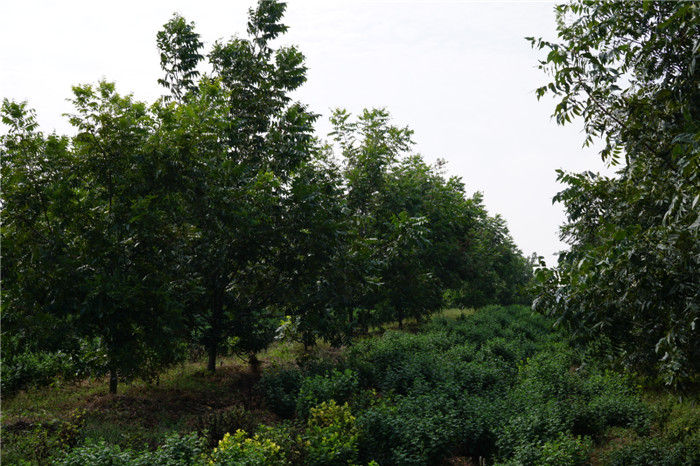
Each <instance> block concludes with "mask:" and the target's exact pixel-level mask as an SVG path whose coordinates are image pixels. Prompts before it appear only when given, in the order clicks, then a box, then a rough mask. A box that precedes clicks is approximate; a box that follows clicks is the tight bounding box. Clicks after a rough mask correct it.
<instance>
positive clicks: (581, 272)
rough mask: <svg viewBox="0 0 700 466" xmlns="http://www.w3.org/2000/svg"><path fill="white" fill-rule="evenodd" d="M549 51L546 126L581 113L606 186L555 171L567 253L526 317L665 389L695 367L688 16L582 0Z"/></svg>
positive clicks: (696, 114)
mask: <svg viewBox="0 0 700 466" xmlns="http://www.w3.org/2000/svg"><path fill="white" fill-rule="evenodd" d="M556 11H557V17H558V22H557V24H558V26H557V30H558V35H559V40H558V41H557V42H549V41H545V40H542V39H539V40H535V39H531V41H532V43H533V46H535V47H537V48H539V49H543V50H546V51H548V53H547V56H546V58H545V59H543V60H542V61H541V62H540V63H541V65H540V66H541V68H542V69H543V70H545V71H546V72H548V73H549V74H550V75H551V76H552V78H553V79H552V81H551V82H550V83H549V84H547V85H546V86H544V87H542V88H541V89H539V90H538V91H537V94H538V96H542V95H544V94H546V93H551V94H553V95H554V96H556V97H557V99H558V104H557V106H556V108H555V116H556V118H557V121H558V122H559V123H561V124H565V123H568V122H570V121H571V119H572V118H573V117H576V116H581V117H582V118H583V121H584V128H585V130H586V133H587V139H586V143H587V144H588V143H590V142H592V141H593V140H594V138H596V137H600V138H602V139H603V141H604V148H603V150H602V151H601V156H602V157H603V159H604V160H607V161H610V162H611V163H613V164H619V163H621V162H622V168H621V169H620V170H619V172H618V176H617V177H613V178H608V177H602V176H599V175H596V174H592V173H582V174H569V173H564V172H559V175H558V178H559V180H560V181H562V182H564V183H565V184H566V185H567V187H566V188H565V189H564V191H562V192H561V193H559V194H558V195H557V196H556V197H555V200H556V201H560V202H562V203H563V204H564V206H565V207H566V210H567V214H568V221H567V223H566V224H565V225H564V226H563V227H562V230H561V236H562V238H563V239H564V240H566V241H567V242H568V243H569V245H570V249H569V250H568V251H566V252H564V253H563V254H562V255H561V256H560V259H559V266H558V267H557V268H556V269H542V270H540V271H539V272H538V277H539V279H540V281H541V283H542V288H541V296H540V298H539V299H538V301H537V305H538V307H540V308H541V309H543V310H544V311H545V312H547V313H551V314H553V315H556V316H557V317H558V318H559V322H560V323H563V324H564V325H566V326H568V327H569V328H570V329H571V330H573V331H574V332H575V333H576V334H577V335H580V336H582V337H584V338H586V339H590V338H605V339H607V340H609V342H610V347H611V349H612V351H613V352H614V353H615V354H616V355H617V356H619V358H620V360H622V361H624V362H626V363H628V364H630V365H631V366H633V367H634V368H635V369H638V370H642V371H644V372H646V373H648V374H651V375H659V374H660V375H662V376H663V377H664V378H665V380H666V381H667V382H669V383H677V382H682V381H687V380H695V379H696V377H697V371H698V361H700V339H698V338H697V327H698V324H700V321H699V319H700V299H699V298H700V295H699V289H700V287H699V284H700V275H699V274H700V263H699V262H698V261H699V259H700V249H699V248H700V233H699V229H700V217H699V214H700V211H699V210H698V199H700V176H699V175H698V174H699V173H700V170H699V168H700V167H699V166H698V164H699V161H700V156H699V154H700V143H699V141H700V105H698V103H699V102H700V88H699V87H698V75H697V66H696V65H697V58H698V51H699V50H700V48H699V44H700V42H699V39H698V38H699V37H700V8H698V5H697V4H696V3H693V2H643V3H634V2H614V3H613V2H605V3H597V2H590V1H583V0H576V1H572V2H570V3H568V4H565V5H560V6H557V8H556Z"/></svg>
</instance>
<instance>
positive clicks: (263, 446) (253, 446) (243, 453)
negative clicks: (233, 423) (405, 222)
mask: <svg viewBox="0 0 700 466" xmlns="http://www.w3.org/2000/svg"><path fill="white" fill-rule="evenodd" d="M208 460H209V464H212V465H217V466H277V465H281V464H286V462H287V460H286V458H285V455H284V452H283V451H282V449H281V448H280V446H279V445H277V444H276V443H274V442H272V441H271V440H269V439H264V438H261V437H260V436H259V435H255V436H254V437H252V438H251V437H248V435H247V434H246V432H245V431H243V430H238V431H236V433H235V434H234V435H231V434H229V433H227V434H226V435H224V438H223V439H221V441H220V442H219V445H218V446H217V447H216V448H214V450H213V451H212V452H211V455H209V458H208Z"/></svg>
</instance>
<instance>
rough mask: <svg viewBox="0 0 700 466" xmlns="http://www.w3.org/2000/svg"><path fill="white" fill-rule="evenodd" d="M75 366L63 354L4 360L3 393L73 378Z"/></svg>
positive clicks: (22, 354)
mask: <svg viewBox="0 0 700 466" xmlns="http://www.w3.org/2000/svg"><path fill="white" fill-rule="evenodd" d="M73 372H74V370H73V366H72V365H71V359H70V357H69V356H68V355H67V354H66V353H63V352H60V351H58V352H55V353H47V352H36V353H21V354H17V355H14V356H12V357H10V358H8V357H6V356H5V357H3V359H2V385H1V386H2V392H3V394H9V393H12V392H15V391H17V390H20V389H23V388H28V387H34V386H41V385H48V384H50V383H51V382H53V381H54V380H56V379H57V378H58V377H61V376H63V377H65V378H71V377H72V375H73Z"/></svg>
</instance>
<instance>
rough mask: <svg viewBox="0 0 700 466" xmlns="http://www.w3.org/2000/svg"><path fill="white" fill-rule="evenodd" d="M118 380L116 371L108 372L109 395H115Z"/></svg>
mask: <svg viewBox="0 0 700 466" xmlns="http://www.w3.org/2000/svg"><path fill="white" fill-rule="evenodd" d="M118 382H119V378H118V377H117V371H116V370H114V369H110V370H109V393H111V394H112V395H116V394H117V383H118Z"/></svg>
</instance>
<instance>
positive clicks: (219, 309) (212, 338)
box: [207, 289, 224, 372]
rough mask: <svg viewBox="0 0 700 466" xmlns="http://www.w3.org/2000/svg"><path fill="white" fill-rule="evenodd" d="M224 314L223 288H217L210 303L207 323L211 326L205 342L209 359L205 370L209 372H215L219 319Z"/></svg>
mask: <svg viewBox="0 0 700 466" xmlns="http://www.w3.org/2000/svg"><path fill="white" fill-rule="evenodd" d="M223 315H224V290H223V289H219V290H217V291H216V293H215V294H214V296H213V299H212V303H211V320H210V321H209V325H210V327H211V330H210V332H211V333H210V335H209V339H208V340H209V341H208V342H207V351H208V352H209V361H208V363H207V370H208V371H209V372H216V356H217V354H218V351H219V339H220V335H219V331H220V328H221V327H220V326H221V320H222V319H223Z"/></svg>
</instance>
